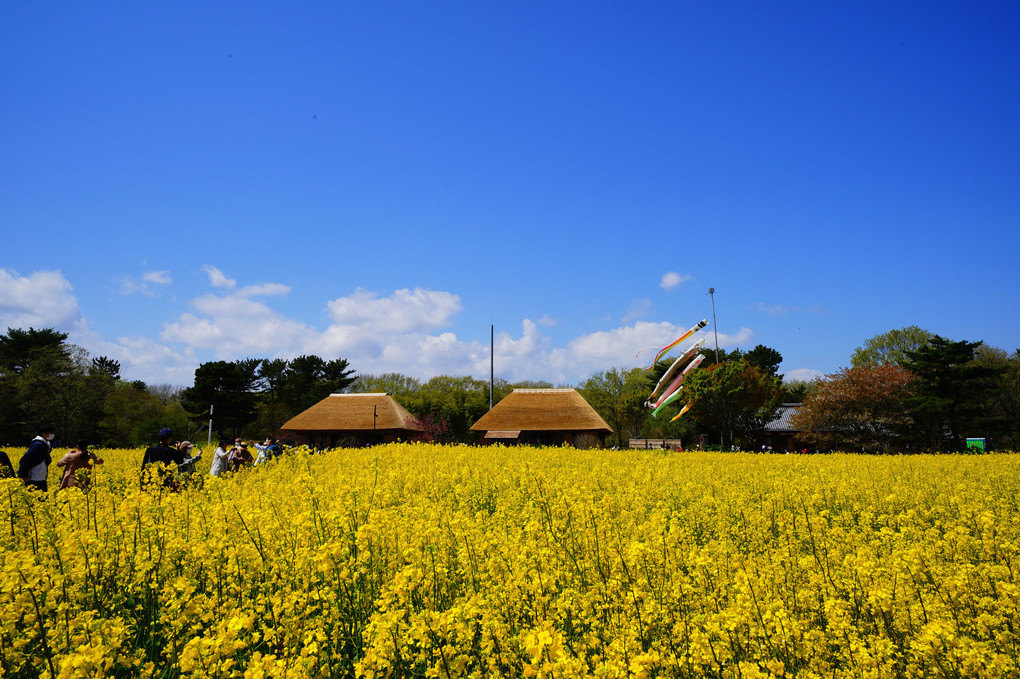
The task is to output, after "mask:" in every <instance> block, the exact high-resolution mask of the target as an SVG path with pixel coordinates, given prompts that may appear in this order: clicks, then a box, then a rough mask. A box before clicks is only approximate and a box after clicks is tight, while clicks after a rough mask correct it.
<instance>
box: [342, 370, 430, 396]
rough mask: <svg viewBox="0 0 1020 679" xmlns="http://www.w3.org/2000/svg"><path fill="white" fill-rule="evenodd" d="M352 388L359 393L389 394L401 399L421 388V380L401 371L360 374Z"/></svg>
mask: <svg viewBox="0 0 1020 679" xmlns="http://www.w3.org/2000/svg"><path fill="white" fill-rule="evenodd" d="M350 389H351V391H352V392H354V393H358V394H379V393H382V394H389V395H390V396H393V397H394V398H396V399H398V400H399V399H400V397H403V396H407V395H410V394H414V393H416V392H417V391H418V390H419V389H421V380H419V379H417V378H416V377H409V376H407V375H402V374H400V373H382V374H379V375H358V376H357V377H356V378H355V379H354V381H353V382H352V383H351V387H350Z"/></svg>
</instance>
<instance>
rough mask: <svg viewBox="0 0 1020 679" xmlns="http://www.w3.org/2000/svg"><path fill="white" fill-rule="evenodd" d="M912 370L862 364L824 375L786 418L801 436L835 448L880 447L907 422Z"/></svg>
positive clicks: (890, 443)
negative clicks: (799, 431)
mask: <svg viewBox="0 0 1020 679" xmlns="http://www.w3.org/2000/svg"><path fill="white" fill-rule="evenodd" d="M913 381H914V376H913V374H912V373H911V372H910V371H909V370H906V369H905V368H901V367H899V366H898V365H893V364H886V365H864V366H859V367H856V368H843V369H842V370H840V371H838V372H836V373H833V374H832V375H826V376H825V378H824V379H820V380H817V381H816V383H815V385H814V388H813V390H812V392H811V394H810V395H809V396H808V397H807V398H806V399H805V401H804V405H803V406H802V407H801V408H800V410H798V411H797V412H796V413H795V414H794V415H793V417H792V418H791V422H792V424H793V425H794V427H796V428H797V429H800V430H801V431H802V434H801V435H800V438H803V439H804V440H806V441H809V442H811V443H813V444H814V445H817V446H822V447H832V448H834V449H837V450H852V451H860V450H864V451H885V450H888V449H890V448H891V447H893V446H894V445H895V444H897V443H898V442H899V441H901V440H902V438H903V436H904V434H905V433H906V432H907V431H908V429H909V427H910V425H911V422H912V420H911V416H910V407H909V403H908V401H909V399H910V398H911V396H912V395H913V389H912V385H913Z"/></svg>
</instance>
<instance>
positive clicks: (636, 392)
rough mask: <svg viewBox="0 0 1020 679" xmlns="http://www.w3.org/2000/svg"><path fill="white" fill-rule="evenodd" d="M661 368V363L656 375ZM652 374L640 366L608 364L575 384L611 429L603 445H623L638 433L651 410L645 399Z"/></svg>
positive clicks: (651, 385)
mask: <svg viewBox="0 0 1020 679" xmlns="http://www.w3.org/2000/svg"><path fill="white" fill-rule="evenodd" d="M659 363H665V362H664V361H660V362H659ZM664 371H665V367H662V368H661V370H659V371H658V374H659V376H661V375H662V373H663V372H664ZM653 375H654V373H650V372H649V371H647V370H643V369H641V368H634V369H633V370H622V369H619V368H610V369H609V370H602V371H599V372H596V373H594V374H593V375H592V376H591V377H589V378H588V379H586V380H585V381H584V382H581V384H580V385H578V387H577V390H578V392H580V394H581V396H583V397H584V400H585V401H587V402H588V404H589V405H590V406H591V407H592V408H594V409H595V411H596V412H597V413H598V414H599V415H600V416H602V419H603V420H605V421H606V424H608V425H609V426H610V427H611V428H612V430H613V433H612V434H610V435H609V436H607V437H606V445H609V446H619V447H621V448H626V447H627V446H628V443H629V440H630V439H632V438H636V437H638V436H639V435H640V434H641V429H642V427H643V426H644V424H645V420H646V419H647V418H648V415H649V413H650V412H651V411H650V410H649V409H648V408H647V407H646V406H645V401H646V400H647V398H648V394H649V392H650V391H651V390H652V388H653V387H654V386H655V382H654V381H653V379H652V376H653Z"/></svg>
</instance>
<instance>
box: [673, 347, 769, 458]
mask: <svg viewBox="0 0 1020 679" xmlns="http://www.w3.org/2000/svg"><path fill="white" fill-rule="evenodd" d="M684 384H685V387H684V390H685V391H686V392H687V396H688V397H689V398H690V399H691V400H692V401H693V402H694V406H693V408H692V409H691V414H692V415H693V416H694V418H695V419H696V420H697V421H698V423H699V424H701V425H702V426H704V427H707V428H709V429H711V430H713V431H714V432H717V433H718V434H719V435H720V437H721V440H722V445H723V447H724V448H728V447H729V446H731V445H732V444H733V443H734V441H735V439H736V438H740V439H741V440H742V441H744V442H745V443H752V442H756V441H757V440H758V439H759V438H760V437H761V433H762V432H763V431H764V429H765V425H767V424H768V423H769V422H771V421H772V420H774V419H776V417H777V414H776V411H777V409H778V407H779V404H780V403H781V400H780V399H781V396H782V382H781V380H780V379H779V378H778V377H775V376H773V375H769V374H766V373H763V372H762V371H761V370H759V369H758V368H756V367H755V366H753V365H750V364H748V363H747V362H746V361H735V362H732V361H728V362H725V363H719V364H718V365H712V366H709V367H708V368H703V369H701V370H696V371H694V372H692V373H691V374H690V375H688V377H687V379H686V380H685V382H684Z"/></svg>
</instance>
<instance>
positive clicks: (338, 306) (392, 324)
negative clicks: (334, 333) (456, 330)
mask: <svg viewBox="0 0 1020 679" xmlns="http://www.w3.org/2000/svg"><path fill="white" fill-rule="evenodd" d="M326 306H327V309H328V310H329V317H330V318H332V319H333V320H334V321H335V322H336V323H337V324H339V325H342V326H351V325H354V326H366V325H367V326H371V327H372V328H373V329H374V330H375V331H377V332H410V331H415V330H423V329H428V328H439V327H443V326H446V325H448V324H449V323H450V319H451V318H452V317H453V316H454V315H455V314H456V313H457V312H459V311H460V309H461V306H460V297H458V296H457V295H454V294H451V293H449V292H441V291H436V290H423V289H422V288H415V289H414V290H407V289H403V290H397V291H396V292H394V293H393V294H392V295H390V296H389V297H381V298H380V297H379V296H378V294H377V293H374V292H369V291H368V290H364V289H362V288H358V289H357V290H355V291H354V294H352V295H350V296H348V297H339V298H337V299H334V300H333V301H331V302H329V303H328V304H327V305H326Z"/></svg>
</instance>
